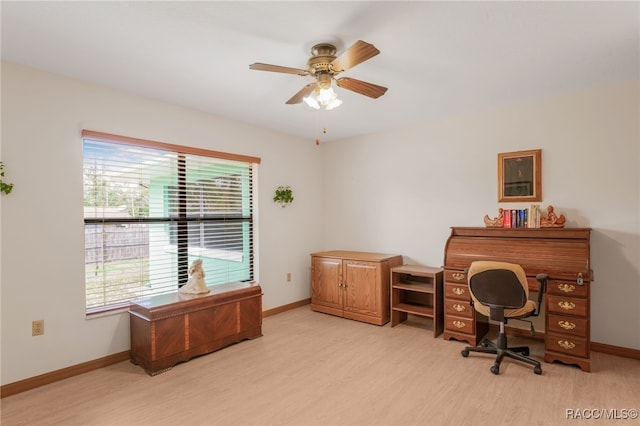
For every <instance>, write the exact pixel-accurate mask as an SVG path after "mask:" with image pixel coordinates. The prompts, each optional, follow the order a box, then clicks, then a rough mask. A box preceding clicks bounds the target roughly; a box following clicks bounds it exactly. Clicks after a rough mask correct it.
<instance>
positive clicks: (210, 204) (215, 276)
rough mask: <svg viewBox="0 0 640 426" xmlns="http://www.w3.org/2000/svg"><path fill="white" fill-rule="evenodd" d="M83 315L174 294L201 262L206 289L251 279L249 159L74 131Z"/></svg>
mask: <svg viewBox="0 0 640 426" xmlns="http://www.w3.org/2000/svg"><path fill="white" fill-rule="evenodd" d="M83 158H84V224H85V272H86V274H85V275H86V306H87V312H88V313H92V312H98V311H104V310H108V309H114V308H119V307H122V306H126V305H128V302H129V301H130V300H133V299H137V298H140V297H145V296H150V295H154V294H162V293H167V292H172V291H176V290H177V289H178V287H179V286H181V285H183V284H185V283H186V281H187V279H188V268H189V265H190V264H191V263H192V262H193V261H194V260H195V259H202V263H203V269H204V272H205V280H206V282H207V285H215V284H222V283H227V282H234V281H247V280H252V279H253V196H252V194H253V179H254V174H255V168H256V166H257V164H258V163H259V161H260V160H259V159H258V158H254V157H245V156H239V155H234V154H226V153H219V152H215V151H206V150H201V149H193V148H187V147H181V146H176V145H169V144H163V143H159V142H151V141H142V140H139V139H132V138H127V137H122V136H116V135H108V134H102V133H97V132H91V131H84V132H83Z"/></svg>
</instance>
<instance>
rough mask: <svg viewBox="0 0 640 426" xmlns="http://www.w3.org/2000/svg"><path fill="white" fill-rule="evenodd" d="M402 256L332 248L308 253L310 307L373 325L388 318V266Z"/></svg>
mask: <svg viewBox="0 0 640 426" xmlns="http://www.w3.org/2000/svg"><path fill="white" fill-rule="evenodd" d="M401 264H402V256H400V255H390V254H381V253H367V252H357V251H343V250H333V251H324V252H318V253H312V254H311V309H312V310H314V311H317V312H324V313H326V314H332V315H337V316H341V317H344V318H349V319H353V320H357V321H364V322H368V323H371V324H376V325H384V324H386V323H387V322H389V282H390V270H391V268H393V267H394V266H399V265H401Z"/></svg>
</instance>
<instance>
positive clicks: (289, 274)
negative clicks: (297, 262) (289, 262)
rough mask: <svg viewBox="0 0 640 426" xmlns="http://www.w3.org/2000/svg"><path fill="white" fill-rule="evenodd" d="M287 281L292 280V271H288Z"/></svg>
mask: <svg viewBox="0 0 640 426" xmlns="http://www.w3.org/2000/svg"><path fill="white" fill-rule="evenodd" d="M287 282H288V283H289V282H291V272H287Z"/></svg>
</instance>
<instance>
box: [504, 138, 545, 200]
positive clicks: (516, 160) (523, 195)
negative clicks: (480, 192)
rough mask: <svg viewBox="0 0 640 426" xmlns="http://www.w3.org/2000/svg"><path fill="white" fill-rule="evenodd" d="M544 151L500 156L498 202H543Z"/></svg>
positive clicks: (518, 152) (538, 150)
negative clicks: (542, 171)
mask: <svg viewBox="0 0 640 426" xmlns="http://www.w3.org/2000/svg"><path fill="white" fill-rule="evenodd" d="M541 170H542V150H541V149H534V150H530V151H515V152H503V153H500V154H498V201H499V202H503V203H504V202H523V201H524V202H526V201H542V173H541Z"/></svg>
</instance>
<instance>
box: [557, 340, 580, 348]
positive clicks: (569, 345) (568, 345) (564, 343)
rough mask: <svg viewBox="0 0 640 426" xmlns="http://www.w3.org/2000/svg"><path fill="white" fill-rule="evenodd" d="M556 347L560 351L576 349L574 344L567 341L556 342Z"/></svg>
mask: <svg viewBox="0 0 640 426" xmlns="http://www.w3.org/2000/svg"><path fill="white" fill-rule="evenodd" d="M558 346H560V347H561V348H562V349H573V348H575V347H576V344H575V343H573V342H570V341H568V340H558Z"/></svg>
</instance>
